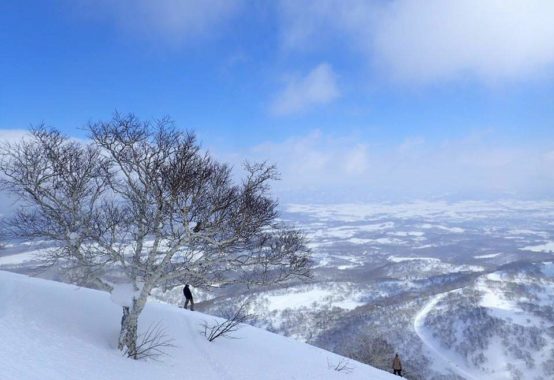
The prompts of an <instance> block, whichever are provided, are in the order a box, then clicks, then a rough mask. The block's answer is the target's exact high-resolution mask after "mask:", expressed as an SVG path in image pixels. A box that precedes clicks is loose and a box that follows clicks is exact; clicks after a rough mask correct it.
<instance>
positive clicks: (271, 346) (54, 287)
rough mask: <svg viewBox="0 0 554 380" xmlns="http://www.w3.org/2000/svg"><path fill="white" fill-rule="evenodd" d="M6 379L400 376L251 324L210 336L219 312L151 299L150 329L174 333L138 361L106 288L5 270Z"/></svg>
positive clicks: (1, 329)
mask: <svg viewBox="0 0 554 380" xmlns="http://www.w3.org/2000/svg"><path fill="white" fill-rule="evenodd" d="M0 284H1V285H2V286H0V336H1V344H0V378H1V379H2V380H35V379H36V380H39V379H40V380H64V379H80V380H89V379H90V380H98V379H102V380H109V379H117V380H126V379H132V380H140V379H148V380H152V379H183V378H190V379H206V380H232V379H237V380H250V379H251V380H259V379H276V380H277V379H279V380H281V379H372V380H386V379H391V380H392V379H395V378H396V377H393V376H392V375H390V374H387V373H385V372H383V371H380V370H378V369H375V368H373V367H370V366H367V365H364V364H361V363H358V362H354V361H348V367H349V368H351V369H352V371H351V372H350V373H345V372H344V371H343V372H337V371H335V370H334V369H333V367H334V366H335V365H336V364H338V363H339V362H341V361H343V362H344V361H345V359H344V358H342V357H340V356H338V355H335V354H333V353H330V352H328V351H324V350H321V349H318V348H316V347H313V346H309V345H306V344H302V343H299V342H296V341H294V340H292V339H289V338H285V337H282V336H278V335H275V334H271V333H269V332H266V331H263V330H260V329H257V328H254V327H250V326H245V327H244V328H242V329H241V330H239V331H238V332H237V333H236V335H237V337H239V338H240V339H218V340H216V341H214V342H208V341H207V340H206V339H205V338H204V337H203V336H202V335H201V334H200V328H201V324H202V323H203V321H205V320H206V321H208V322H209V321H211V320H213V319H215V317H211V316H209V315H206V314H201V313H198V312H190V311H186V310H183V309H178V308H176V307H174V306H171V305H166V304H157V303H149V304H147V306H146V308H145V311H144V313H143V315H142V316H141V319H140V322H139V323H140V326H141V328H142V330H144V329H145V328H147V327H148V326H149V325H152V324H154V323H160V325H161V326H162V327H163V328H165V329H166V330H167V332H168V334H169V336H171V337H172V338H173V339H174V344H175V347H173V348H170V349H168V350H167V353H168V356H165V357H164V358H163V359H162V361H144V360H140V361H135V360H131V359H126V358H124V357H122V355H121V354H120V352H119V351H118V350H117V348H116V347H115V345H116V342H117V336H118V328H119V321H120V318H121V309H120V307H118V306H117V305H116V304H114V303H112V302H111V301H110V295H109V294H107V293H104V292H100V291H95V290H90V289H86V288H79V287H76V286H71V285H66V284H61V283H57V282H52V281H46V280H39V279H34V278H29V277H26V276H22V275H16V274H12V273H8V272H2V271H0Z"/></svg>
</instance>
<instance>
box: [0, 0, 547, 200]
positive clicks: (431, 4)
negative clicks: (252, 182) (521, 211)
mask: <svg viewBox="0 0 554 380" xmlns="http://www.w3.org/2000/svg"><path fill="white" fill-rule="evenodd" d="M552 19H554V3H553V2H551V1H550V0H504V1H499V0H388V1H384V0H367V1H360V0H351V1H338V0H321V1H304V0H296V1H278V0H276V1H224V0H213V1H201V0H182V1H180V0H158V1H146V0H137V1H130V0H120V1H116V2H114V1H107V0H100V1H88V0H75V1H70V0H56V1H50V2H44V1H5V2H2V3H0V73H1V83H0V129H2V131H3V135H0V137H1V136H4V137H3V138H4V139H10V138H12V137H13V136H16V135H17V133H18V131H20V130H23V129H25V128H27V127H28V126H29V125H32V124H37V123H40V122H42V121H44V122H46V123H48V124H50V125H52V126H55V127H57V128H59V129H62V130H63V131H65V132H66V133H68V134H70V135H72V136H76V137H84V136H85V132H84V131H83V130H82V129H80V128H82V127H83V126H84V125H85V124H86V123H87V122H88V121H89V120H98V119H107V118H109V117H110V116H111V114H112V113H113V111H114V110H119V111H121V112H134V113H136V114H137V115H138V116H139V117H141V118H155V117H161V116H163V115H170V116H171V117H172V118H173V119H174V120H175V121H176V123H177V125H178V126H179V127H181V128H187V129H193V130H195V131H196V132H197V134H198V135H199V137H200V138H201V141H202V143H203V145H204V146H205V147H207V148H209V149H210V150H211V151H212V152H214V153H215V154H216V155H218V156H219V157H220V158H222V159H225V160H229V161H231V162H233V163H237V164H238V163H239V162H241V161H242V160H243V159H245V158H248V159H253V160H261V159H268V160H270V161H273V162H275V163H277V165H278V166H279V168H280V170H281V172H282V173H283V180H282V181H281V183H280V184H278V185H277V189H278V191H279V192H281V193H282V194H288V193H291V194H292V193H294V194H299V193H300V194H304V195H306V194H316V193H317V194H323V193H325V194H333V195H332V197H334V198H335V199H347V198H348V199H349V200H352V199H354V200H356V199H362V198H364V197H366V198H371V197H380V198H386V197H387V196H389V195H390V197H391V198H392V197H393V196H394V197H404V198H415V197H429V196H437V195H444V194H461V195H464V196H469V197H479V196H485V195H486V196H497V197H502V196H505V195H506V194H512V195H521V196H525V197H549V196H550V194H552V190H554V170H552V169H553V168H554V131H553V127H554V125H553V124H554V107H553V105H554V25H553V24H554V23H552V22H551V20H552ZM350 198H352V199H350Z"/></svg>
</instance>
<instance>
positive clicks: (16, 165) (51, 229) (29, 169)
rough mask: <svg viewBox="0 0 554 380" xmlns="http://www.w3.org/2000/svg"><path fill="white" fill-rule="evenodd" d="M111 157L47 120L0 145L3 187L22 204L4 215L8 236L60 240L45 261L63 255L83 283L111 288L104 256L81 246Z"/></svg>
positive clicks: (104, 184)
mask: <svg viewBox="0 0 554 380" xmlns="http://www.w3.org/2000/svg"><path fill="white" fill-rule="evenodd" d="M108 166H109V162H108V161H107V160H106V159H105V158H104V157H102V155H101V154H100V151H99V149H98V148H96V147H94V146H92V145H84V144H81V143H78V142H76V141H71V140H70V139H68V138H67V137H65V136H63V135H62V134H61V133H60V132H58V131H56V130H53V129H48V128H46V127H45V126H44V125H41V126H39V127H38V128H35V129H32V130H31V131H30V135H29V136H28V138H26V139H24V140H23V141H21V142H20V143H16V144H4V145H2V146H1V147H0V173H1V174H2V176H0V187H1V188H2V189H3V190H5V191H9V192H11V193H13V194H15V195H16V196H17V200H18V203H19V205H20V207H19V208H18V209H17V211H16V212H15V214H14V215H13V216H11V217H7V218H6V220H5V221H3V227H4V228H3V230H4V231H5V233H6V235H7V236H10V237H18V238H24V239H35V238H40V239H48V240H51V241H52V242H56V243H58V249H53V250H49V251H48V252H49V255H48V256H47V257H45V258H44V261H45V262H49V263H54V262H56V261H57V259H59V258H64V259H65V260H64V261H63V265H64V273H65V274H66V275H67V276H68V277H70V278H71V279H73V280H74V282H78V283H80V284H82V285H88V286H94V287H97V288H101V289H105V290H110V289H111V287H110V285H109V284H107V283H106V282H104V281H102V280H101V278H102V274H103V271H104V262H103V261H102V258H101V257H98V256H94V255H90V254H87V252H86V251H85V250H83V249H82V248H83V245H84V244H85V243H86V240H87V238H86V235H87V230H88V229H89V227H90V226H91V222H92V220H93V219H94V214H95V213H96V208H97V206H98V204H99V201H100V198H101V196H102V195H103V194H104V192H105V191H106V190H107V185H108V179H107V177H106V173H109V170H108Z"/></svg>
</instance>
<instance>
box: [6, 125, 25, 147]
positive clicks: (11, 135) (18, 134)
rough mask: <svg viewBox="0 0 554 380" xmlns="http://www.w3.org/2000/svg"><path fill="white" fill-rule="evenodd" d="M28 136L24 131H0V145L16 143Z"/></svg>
mask: <svg viewBox="0 0 554 380" xmlns="http://www.w3.org/2000/svg"><path fill="white" fill-rule="evenodd" d="M28 136H29V131H28V130H25V129H0V144H5V143H8V144H9V143H16V142H19V141H21V140H22V139H23V138H25V137H28Z"/></svg>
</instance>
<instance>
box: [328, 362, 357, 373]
mask: <svg viewBox="0 0 554 380" xmlns="http://www.w3.org/2000/svg"><path fill="white" fill-rule="evenodd" d="M327 368H329V369H331V370H333V371H337V372H342V373H345V374H348V373H351V372H352V371H354V367H352V366H351V365H350V360H348V359H340V360H339V361H338V363H331V362H330V361H329V359H327Z"/></svg>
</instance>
